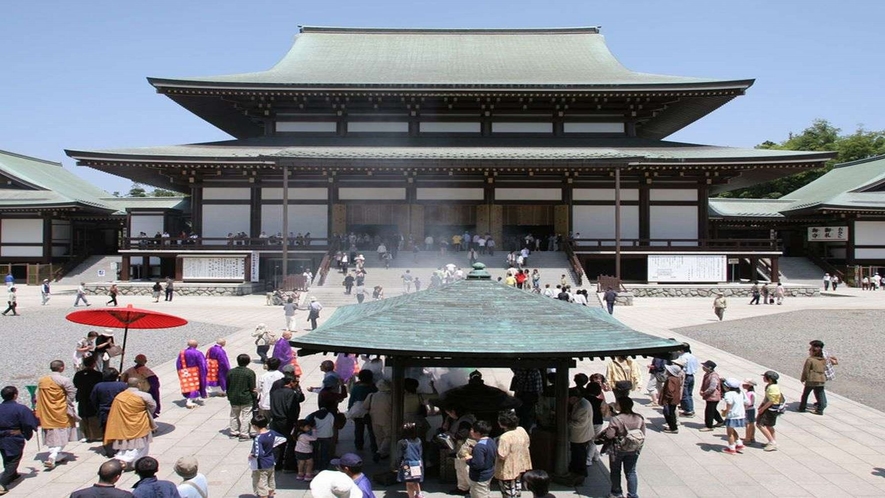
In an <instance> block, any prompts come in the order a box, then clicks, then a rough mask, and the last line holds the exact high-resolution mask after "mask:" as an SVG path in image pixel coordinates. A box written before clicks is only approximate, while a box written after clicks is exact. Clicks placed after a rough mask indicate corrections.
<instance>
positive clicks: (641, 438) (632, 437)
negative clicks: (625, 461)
mask: <svg viewBox="0 0 885 498" xmlns="http://www.w3.org/2000/svg"><path fill="white" fill-rule="evenodd" d="M616 444H617V448H618V451H620V452H623V453H639V452H640V451H642V447H643V445H645V434H643V433H642V429H629V430H628V431H627V434H625V435H623V436H621V437H619V438H618V440H617V443H616Z"/></svg>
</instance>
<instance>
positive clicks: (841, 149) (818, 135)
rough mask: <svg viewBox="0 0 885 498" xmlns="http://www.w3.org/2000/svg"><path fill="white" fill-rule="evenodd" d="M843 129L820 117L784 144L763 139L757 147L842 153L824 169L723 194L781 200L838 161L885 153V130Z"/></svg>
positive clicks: (829, 168)
mask: <svg viewBox="0 0 885 498" xmlns="http://www.w3.org/2000/svg"><path fill="white" fill-rule="evenodd" d="M841 131H842V130H841V129H839V128H836V127H835V126H833V125H832V124H830V122H829V121H827V120H825V119H816V120H814V122H812V124H811V126H809V127H808V128H806V129H805V130H803V131H802V133H799V134H793V133H790V135H789V136H788V138H787V139H786V140H784V141H782V142H780V143H775V142H772V141H770V140H766V141H765V142H762V143H761V144H759V145H757V146H756V148H757V149H770V150H804V151H812V152H824V151H827V152H836V153H837V154H838V155H837V156H836V158H835V159H831V160H830V161H827V163H826V165H825V166H824V167H823V168H820V169H815V170H810V171H803V172H802V173H797V174H795V175H791V176H787V177H784V178H778V179H777V180H772V181H770V182H766V183H761V184H759V185H754V186H752V187H747V188H743V189H738V190H733V191H730V192H724V193H722V194H721V195H720V197H739V198H744V199H778V198H780V197H783V196H785V195H787V194H789V193H790V192H793V191H795V190H797V189H799V188H802V187H804V186H805V185H808V184H809V183H811V182H813V181H814V180H817V179H818V178H820V177H821V176H823V175H824V174H825V173H826V172H827V171H830V170H831V169H832V168H833V165H835V164H839V163H845V162H849V161H856V160H858V159H865V158H867V157H872V156H876V155H880V154H885V131H866V130H865V129H864V128H863V127H862V126H859V127H858V128H857V130H856V131H855V132H854V133H852V134H851V135H840V133H841Z"/></svg>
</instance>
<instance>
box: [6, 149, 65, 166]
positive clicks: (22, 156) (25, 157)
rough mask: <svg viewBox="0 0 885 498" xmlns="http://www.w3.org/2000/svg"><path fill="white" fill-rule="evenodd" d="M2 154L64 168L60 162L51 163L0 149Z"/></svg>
mask: <svg viewBox="0 0 885 498" xmlns="http://www.w3.org/2000/svg"><path fill="white" fill-rule="evenodd" d="M0 154H4V155H7V156H12V157H17V158H19V159H27V160H29V161H37V162H40V163H44V164H51V165H53V166H58V167H63V166H62V164H61V163H60V162H55V161H50V160H48V159H40V158H39V157H34V156H26V155H24V154H19V153H17V152H10V151H8V150H4V149H0Z"/></svg>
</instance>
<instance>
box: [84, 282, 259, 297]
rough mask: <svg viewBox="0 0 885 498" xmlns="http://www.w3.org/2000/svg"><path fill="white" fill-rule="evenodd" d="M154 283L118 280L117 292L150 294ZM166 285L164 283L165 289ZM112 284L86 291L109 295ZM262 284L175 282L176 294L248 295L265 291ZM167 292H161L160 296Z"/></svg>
mask: <svg viewBox="0 0 885 498" xmlns="http://www.w3.org/2000/svg"><path fill="white" fill-rule="evenodd" d="M153 285H154V284H153V283H150V282H118V283H117V292H118V294H119V295H121V296H150V295H151V293H152V292H153V290H152V287H153ZM165 287H166V285H165V284H163V288H164V289H165ZM110 288H111V284H109V283H102V284H92V285H87V286H86V293H87V294H90V295H97V296H107V295H108V289H110ZM263 289H264V287H263V286H262V285H260V284H257V283H256V284H253V283H245V284H185V283H181V282H175V295H176V296H248V295H250V294H253V293H255V292H260V291H263ZM164 295H165V294H164V293H163V292H161V293H160V298H163V296H164Z"/></svg>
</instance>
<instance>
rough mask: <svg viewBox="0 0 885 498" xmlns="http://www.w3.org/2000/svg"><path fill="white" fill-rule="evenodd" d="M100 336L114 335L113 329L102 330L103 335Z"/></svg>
mask: <svg viewBox="0 0 885 498" xmlns="http://www.w3.org/2000/svg"><path fill="white" fill-rule="evenodd" d="M102 335H114V329H104V334H102Z"/></svg>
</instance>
